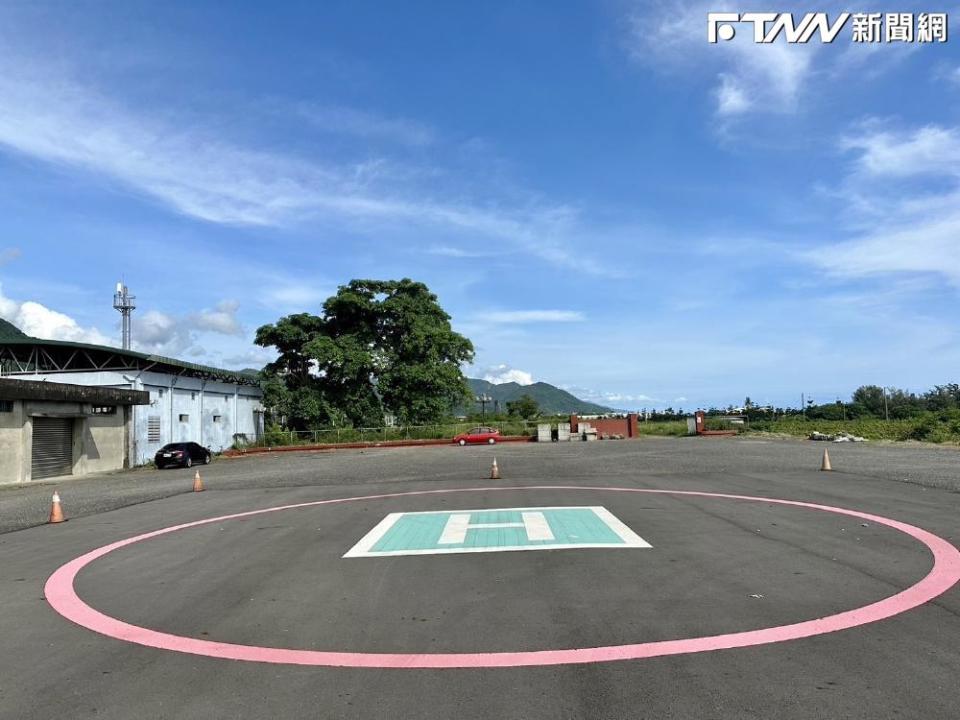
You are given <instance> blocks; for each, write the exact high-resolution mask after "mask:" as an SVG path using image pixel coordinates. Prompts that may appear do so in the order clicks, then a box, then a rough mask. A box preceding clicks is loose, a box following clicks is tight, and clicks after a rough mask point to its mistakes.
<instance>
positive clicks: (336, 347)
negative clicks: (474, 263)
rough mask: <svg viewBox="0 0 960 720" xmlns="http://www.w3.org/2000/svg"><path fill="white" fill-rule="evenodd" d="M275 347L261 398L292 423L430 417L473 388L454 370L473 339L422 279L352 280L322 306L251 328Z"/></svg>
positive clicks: (356, 422) (258, 338) (469, 356)
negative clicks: (386, 415) (389, 416)
mask: <svg viewBox="0 0 960 720" xmlns="http://www.w3.org/2000/svg"><path fill="white" fill-rule="evenodd" d="M256 343H257V344H258V345H261V346H263V347H274V348H276V349H277V351H278V352H279V354H280V355H279V357H278V358H277V360H276V361H274V362H272V363H270V364H269V365H267V367H265V368H264V371H263V375H264V402H265V404H267V406H268V407H273V408H275V409H276V411H277V412H278V413H279V414H281V415H283V416H284V417H285V418H286V419H287V424H288V425H289V426H290V427H294V428H299V429H305V428H313V427H320V426H324V425H345V424H352V425H354V426H363V425H366V426H376V425H382V424H383V415H384V411H386V412H390V413H392V414H393V415H394V416H395V417H396V418H397V419H398V420H399V421H400V422H403V423H411V424H415V423H423V422H431V421H434V420H436V419H438V418H440V417H441V416H443V415H445V414H446V413H448V412H449V410H450V407H451V405H452V404H453V403H456V402H461V401H462V400H463V398H464V397H465V396H467V395H468V394H469V389H468V386H467V383H466V380H465V378H464V377H463V373H462V371H461V370H460V367H461V365H462V364H463V363H466V362H470V361H472V360H473V345H472V343H471V342H470V341H469V340H468V339H467V338H465V337H463V336H462V335H460V334H458V333H456V332H454V331H453V329H452V328H451V326H450V316H449V315H447V313H446V312H444V310H443V309H442V308H441V307H440V305H439V303H438V301H437V296H436V295H434V294H433V293H431V292H430V290H429V289H428V288H427V286H426V285H424V284H423V283H419V282H414V281H413V280H409V279H406V278H404V279H403V280H352V281H350V282H349V283H348V284H346V285H342V286H341V287H340V288H338V290H337V294H336V295H334V296H332V297H330V298H328V299H327V300H326V302H324V304H323V313H322V315H320V316H315V315H310V314H309V313H301V314H298V315H288V316H286V317H283V318H280V319H279V320H278V321H277V322H276V323H274V324H271V325H264V326H263V327H261V328H259V329H258V330H257V335H256Z"/></svg>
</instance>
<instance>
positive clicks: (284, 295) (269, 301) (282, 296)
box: [263, 280, 332, 312]
mask: <svg viewBox="0 0 960 720" xmlns="http://www.w3.org/2000/svg"><path fill="white" fill-rule="evenodd" d="M278 282H281V284H280V286H279V287H274V288H271V289H268V290H266V291H265V293H264V295H263V300H264V302H265V304H266V305H268V306H271V307H280V308H285V309H291V308H293V309H296V310H297V311H300V312H303V311H306V310H308V309H309V308H311V307H314V306H319V305H320V304H321V303H322V302H323V301H324V300H326V299H327V298H328V297H330V295H331V294H332V293H331V292H330V288H324V287H322V286H317V285H304V284H299V283H293V282H289V281H286V280H284V281H278ZM314 309H315V310H316V309H317V308H316V307H314Z"/></svg>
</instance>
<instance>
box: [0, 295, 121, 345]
mask: <svg viewBox="0 0 960 720" xmlns="http://www.w3.org/2000/svg"><path fill="white" fill-rule="evenodd" d="M0 316H2V317H3V319H4V320H8V321H9V322H11V323H13V324H14V325H16V326H17V327H18V328H20V330H22V331H23V332H25V333H26V334H27V335H30V336H32V337H37V338H43V339H44V340H65V341H68V342H79V343H89V344H92V345H112V344H115V343H114V342H113V341H112V340H111V339H110V338H108V337H107V336H106V335H104V334H103V333H101V332H100V331H99V330H97V329H96V328H94V327H89V328H85V327H81V326H80V324H79V323H78V322H77V321H76V320H74V319H73V318H72V317H70V316H69V315H66V314H65V313H62V312H59V311H57V310H53V309H51V308H48V307H47V306H46V305H41V304H40V303H38V302H34V301H32V300H27V301H25V302H18V301H17V300H13V299H11V298H8V297H6V296H5V295H4V294H3V288H2V286H0Z"/></svg>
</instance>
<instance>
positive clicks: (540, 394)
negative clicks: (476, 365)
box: [467, 378, 613, 415]
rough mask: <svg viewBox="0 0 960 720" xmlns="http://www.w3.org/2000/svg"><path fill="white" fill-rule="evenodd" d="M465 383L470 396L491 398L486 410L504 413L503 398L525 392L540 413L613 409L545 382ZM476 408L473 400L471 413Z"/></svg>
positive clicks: (589, 412)
mask: <svg viewBox="0 0 960 720" xmlns="http://www.w3.org/2000/svg"><path fill="white" fill-rule="evenodd" d="M467 382H468V383H469V384H470V390H471V391H472V392H473V394H474V397H476V396H479V395H486V396H488V397H490V398H492V399H493V401H494V402H493V403H488V404H487V412H497V411H499V412H506V411H507V401H508V400H518V399H519V398H520V397H521V396H523V395H529V396H530V397H532V398H533V399H534V400H536V401H537V404H538V405H540V412H542V413H544V414H546V415H566V414H568V413H581V414H584V415H594V414H601V413H608V412H613V409H612V408H608V407H604V406H603V405H597V404H596V403H592V402H587V401H586V400H581V399H580V398H578V397H574V396H573V395H571V394H570V393H568V392H567V391H566V390H561V389H560V388H558V387H555V386H553V385H550V384H549V383H545V382H538V383H533V384H532V385H520V384H518V383H515V382H509V383H502V384H500V385H494V384H493V383H491V382H487V381H486V380H478V379H477V378H467ZM479 407H480V405H479V403H477V405H476V408H475V409H474V412H475V411H476V410H479Z"/></svg>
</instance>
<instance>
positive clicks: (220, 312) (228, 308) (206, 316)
mask: <svg viewBox="0 0 960 720" xmlns="http://www.w3.org/2000/svg"><path fill="white" fill-rule="evenodd" d="M239 307H240V304H239V303H238V302H236V301H235V300H224V301H222V302H220V303H218V304H217V307H216V308H215V309H214V310H201V311H200V312H199V313H197V314H196V315H191V316H190V317H189V318H188V321H189V322H190V323H191V324H192V325H193V326H194V327H196V328H198V329H199V330H205V331H208V332H215V333H220V334H221V335H238V336H242V335H243V327H242V326H241V325H240V322H239V321H238V320H237V309H238V308H239Z"/></svg>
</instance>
